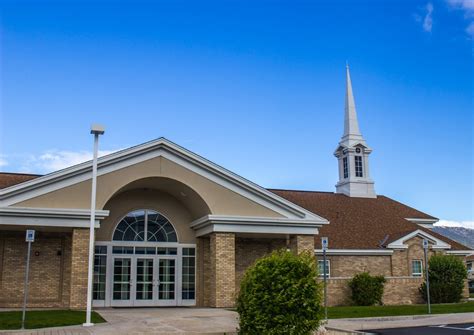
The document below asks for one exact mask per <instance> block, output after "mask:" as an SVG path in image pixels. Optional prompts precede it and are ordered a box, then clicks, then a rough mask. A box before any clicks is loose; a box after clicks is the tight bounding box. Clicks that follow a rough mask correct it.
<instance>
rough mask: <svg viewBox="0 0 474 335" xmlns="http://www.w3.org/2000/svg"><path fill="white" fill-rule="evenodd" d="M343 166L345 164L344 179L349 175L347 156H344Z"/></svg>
mask: <svg viewBox="0 0 474 335" xmlns="http://www.w3.org/2000/svg"><path fill="white" fill-rule="evenodd" d="M342 166H343V170H344V179H346V178H348V177H349V167H348V165H347V157H344V158H343V159H342Z"/></svg>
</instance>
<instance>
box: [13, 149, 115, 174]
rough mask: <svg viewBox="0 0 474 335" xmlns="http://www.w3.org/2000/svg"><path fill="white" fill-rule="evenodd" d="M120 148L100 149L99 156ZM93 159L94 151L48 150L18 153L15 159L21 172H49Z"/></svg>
mask: <svg viewBox="0 0 474 335" xmlns="http://www.w3.org/2000/svg"><path fill="white" fill-rule="evenodd" d="M116 151H118V150H99V157H101V156H105V155H108V154H111V153H113V152H116ZM91 159H92V152H90V151H86V150H82V151H67V150H47V151H45V152H43V153H41V154H38V155H16V156H15V161H16V163H17V165H18V166H19V168H18V170H19V171H20V172H29V173H49V172H53V171H57V170H61V169H64V168H67V167H70V166H73V165H76V164H80V163H84V162H86V161H88V160H91Z"/></svg>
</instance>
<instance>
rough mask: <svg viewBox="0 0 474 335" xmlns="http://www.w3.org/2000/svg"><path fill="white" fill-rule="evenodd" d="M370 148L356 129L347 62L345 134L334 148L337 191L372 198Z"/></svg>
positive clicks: (374, 195) (373, 191) (373, 193)
mask: <svg viewBox="0 0 474 335" xmlns="http://www.w3.org/2000/svg"><path fill="white" fill-rule="evenodd" d="M371 152H372V149H370V148H369V147H368V146H367V143H366V142H365V140H364V138H363V137H362V134H361V133H360V130H359V121H358V120H357V112H356V107H355V101H354V94H353V92H352V82H351V74H350V72H349V65H346V101H345V108H344V134H343V135H342V138H341V141H340V142H339V145H338V147H337V149H336V151H335V152H334V155H335V156H336V157H337V159H338V163H339V182H338V183H337V184H336V193H343V194H345V195H347V196H350V197H360V198H375V197H377V196H376V194H375V190H374V182H373V181H372V179H370V175H369V155H370V153H371Z"/></svg>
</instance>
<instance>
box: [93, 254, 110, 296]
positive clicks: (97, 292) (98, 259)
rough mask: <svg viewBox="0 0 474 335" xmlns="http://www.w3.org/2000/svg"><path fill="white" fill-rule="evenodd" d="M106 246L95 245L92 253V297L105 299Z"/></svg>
mask: <svg viewBox="0 0 474 335" xmlns="http://www.w3.org/2000/svg"><path fill="white" fill-rule="evenodd" d="M106 270H107V246H96V247H95V254H94V285H93V293H92V299H94V300H105V283H106Z"/></svg>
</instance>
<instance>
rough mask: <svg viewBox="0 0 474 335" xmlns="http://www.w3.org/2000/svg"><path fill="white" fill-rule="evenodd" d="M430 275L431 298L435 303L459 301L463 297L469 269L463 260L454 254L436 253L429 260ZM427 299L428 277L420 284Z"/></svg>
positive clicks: (421, 291)
mask: <svg viewBox="0 0 474 335" xmlns="http://www.w3.org/2000/svg"><path fill="white" fill-rule="evenodd" d="M428 273H429V276H430V300H431V302H432V303H434V304H439V303H450V302H459V301H460V300H461V298H462V291H463V288H464V280H465V279H466V278H467V270H466V267H465V266H464V263H463V261H462V260H461V259H460V258H458V257H456V256H453V255H442V254H439V255H434V256H431V258H430V260H429V261H428ZM420 293H421V294H422V296H423V299H424V300H425V301H426V300H427V296H426V278H425V282H424V283H423V284H421V286H420Z"/></svg>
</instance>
